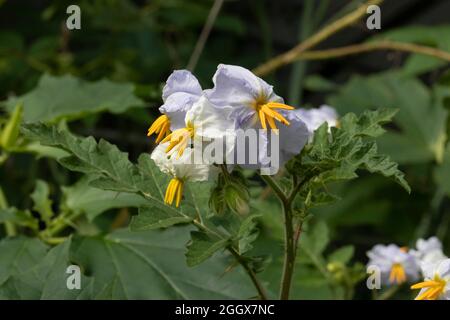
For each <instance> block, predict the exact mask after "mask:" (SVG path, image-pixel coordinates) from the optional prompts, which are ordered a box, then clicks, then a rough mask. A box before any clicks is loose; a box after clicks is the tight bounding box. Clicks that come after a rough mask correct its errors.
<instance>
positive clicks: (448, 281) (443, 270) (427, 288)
mask: <svg viewBox="0 0 450 320" xmlns="http://www.w3.org/2000/svg"><path fill="white" fill-rule="evenodd" d="M423 274H424V281H423V282H419V283H416V284H415V285H413V286H411V289H421V290H420V292H419V294H418V295H417V297H416V300H450V259H443V260H441V261H439V262H436V263H430V264H428V266H427V267H426V268H424V270H423Z"/></svg>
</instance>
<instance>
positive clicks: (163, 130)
mask: <svg viewBox="0 0 450 320" xmlns="http://www.w3.org/2000/svg"><path fill="white" fill-rule="evenodd" d="M169 132H170V120H169V117H168V116H166V115H165V114H163V115H162V116H159V117H158V119H156V120H155V121H154V122H153V123H152V125H151V126H150V128H149V129H148V133H147V136H148V137H150V136H151V135H152V134H154V133H157V134H158V136H157V137H156V143H159V142H160V141H161V140H162V139H163V138H164V137H165V136H166V135H167V134H169Z"/></svg>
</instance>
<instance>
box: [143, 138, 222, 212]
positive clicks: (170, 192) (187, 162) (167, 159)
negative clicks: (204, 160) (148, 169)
mask: <svg viewBox="0 0 450 320" xmlns="http://www.w3.org/2000/svg"><path fill="white" fill-rule="evenodd" d="M167 146H168V143H162V144H159V145H158V146H157V147H156V148H155V149H154V150H153V152H152V154H151V156H150V157H151V159H152V160H153V161H154V162H155V164H156V165H157V166H158V168H159V169H160V170H161V171H162V172H164V173H166V174H168V175H169V176H171V177H172V180H170V182H169V185H168V187H167V190H166V195H165V198H164V202H165V203H167V204H172V203H173V201H174V200H176V202H175V204H176V206H177V207H178V206H179V205H180V202H181V198H182V195H183V187H184V183H185V182H186V181H193V182H194V181H207V180H209V179H211V178H213V177H214V175H215V174H216V173H217V171H216V169H215V168H214V167H212V166H210V165H207V164H196V163H195V162H194V159H193V157H194V152H193V149H191V148H186V149H185V150H184V152H183V155H182V156H180V157H176V156H175V155H173V154H172V155H168V154H167V153H166V152H165V150H166V148H167Z"/></svg>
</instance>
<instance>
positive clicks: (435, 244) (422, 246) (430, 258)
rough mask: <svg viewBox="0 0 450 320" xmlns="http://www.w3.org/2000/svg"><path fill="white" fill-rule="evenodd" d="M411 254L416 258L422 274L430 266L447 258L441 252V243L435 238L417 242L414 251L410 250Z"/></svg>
mask: <svg viewBox="0 0 450 320" xmlns="http://www.w3.org/2000/svg"><path fill="white" fill-rule="evenodd" d="M411 254H412V255H414V257H416V259H417V263H418V264H419V265H420V268H421V269H422V273H423V270H424V269H426V268H428V267H429V265H430V264H435V263H436V262H440V261H441V260H444V259H446V258H447V257H446V256H445V254H444V253H443V252H442V243H441V242H440V241H439V239H438V238H436V237H431V238H429V239H427V240H425V239H419V240H417V242H416V250H411Z"/></svg>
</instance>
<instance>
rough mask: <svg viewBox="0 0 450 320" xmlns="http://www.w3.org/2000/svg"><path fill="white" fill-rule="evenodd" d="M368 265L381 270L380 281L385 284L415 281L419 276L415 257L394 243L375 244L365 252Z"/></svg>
mask: <svg viewBox="0 0 450 320" xmlns="http://www.w3.org/2000/svg"><path fill="white" fill-rule="evenodd" d="M367 256H368V257H369V259H370V260H369V262H368V264H367V265H368V266H373V265H375V266H377V267H378V268H379V269H380V272H381V282H382V283H383V284H385V285H393V284H402V283H404V282H407V281H408V282H411V281H415V280H416V279H418V277H419V266H418V265H417V262H416V259H415V258H414V256H413V255H412V254H410V253H408V250H407V249H405V248H400V247H398V246H397V245H395V244H390V245H387V246H385V245H376V246H374V247H373V248H372V250H370V251H369V252H367Z"/></svg>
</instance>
